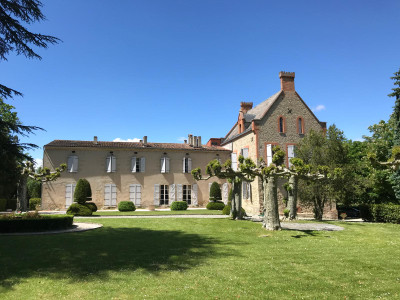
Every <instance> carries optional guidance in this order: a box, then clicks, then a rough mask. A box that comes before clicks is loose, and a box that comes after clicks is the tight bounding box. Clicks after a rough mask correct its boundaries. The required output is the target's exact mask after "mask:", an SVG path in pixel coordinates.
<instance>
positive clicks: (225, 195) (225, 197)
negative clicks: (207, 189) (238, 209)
mask: <svg viewBox="0 0 400 300" xmlns="http://www.w3.org/2000/svg"><path fill="white" fill-rule="evenodd" d="M228 195H229V184H228V183H224V184H223V185H222V201H224V203H225V204H228Z"/></svg>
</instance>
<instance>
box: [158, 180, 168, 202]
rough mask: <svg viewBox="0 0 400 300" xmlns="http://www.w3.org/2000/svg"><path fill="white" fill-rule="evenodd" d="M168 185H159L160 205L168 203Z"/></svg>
mask: <svg viewBox="0 0 400 300" xmlns="http://www.w3.org/2000/svg"><path fill="white" fill-rule="evenodd" d="M168 200H169V194H168V185H164V184H162V185H160V205H168Z"/></svg>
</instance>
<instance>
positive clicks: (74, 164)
mask: <svg viewBox="0 0 400 300" xmlns="http://www.w3.org/2000/svg"><path fill="white" fill-rule="evenodd" d="M68 172H69V173H76V172H78V156H77V155H71V156H68Z"/></svg>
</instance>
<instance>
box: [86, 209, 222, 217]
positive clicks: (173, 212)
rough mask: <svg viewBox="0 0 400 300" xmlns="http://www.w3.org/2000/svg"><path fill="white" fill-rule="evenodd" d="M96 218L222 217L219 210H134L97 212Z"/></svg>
mask: <svg viewBox="0 0 400 300" xmlns="http://www.w3.org/2000/svg"><path fill="white" fill-rule="evenodd" d="M93 215H96V216H163V215H222V211H220V210H208V209H205V208H204V209H195V210H192V209H190V210H189V209H188V210H151V211H144V210H139V211H138V210H136V211H126V212H121V211H98V212H96V213H94V214H93Z"/></svg>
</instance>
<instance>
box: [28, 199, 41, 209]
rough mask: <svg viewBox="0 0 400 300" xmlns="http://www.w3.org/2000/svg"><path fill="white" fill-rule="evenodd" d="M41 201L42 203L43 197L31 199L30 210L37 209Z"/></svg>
mask: <svg viewBox="0 0 400 300" xmlns="http://www.w3.org/2000/svg"><path fill="white" fill-rule="evenodd" d="M40 203H42V198H31V199H29V210H36V209H37V207H38V206H39V205H40Z"/></svg>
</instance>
